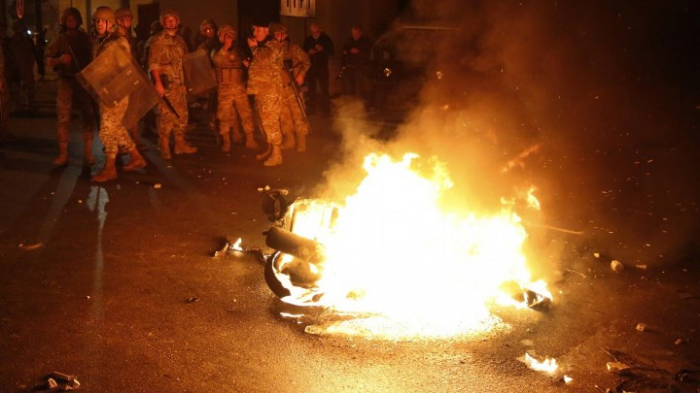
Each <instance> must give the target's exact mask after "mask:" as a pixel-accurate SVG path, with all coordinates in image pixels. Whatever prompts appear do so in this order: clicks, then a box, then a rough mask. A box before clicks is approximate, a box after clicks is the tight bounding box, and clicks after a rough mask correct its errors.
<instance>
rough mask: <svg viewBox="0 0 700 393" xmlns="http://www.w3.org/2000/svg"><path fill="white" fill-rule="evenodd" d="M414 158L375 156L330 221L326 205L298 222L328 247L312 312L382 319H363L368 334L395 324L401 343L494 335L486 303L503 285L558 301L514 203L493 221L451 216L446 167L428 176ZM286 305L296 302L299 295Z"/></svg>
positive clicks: (300, 229) (495, 320) (307, 211)
mask: <svg viewBox="0 0 700 393" xmlns="http://www.w3.org/2000/svg"><path fill="white" fill-rule="evenodd" d="M417 159H418V156H417V155H415V154H410V153H409V154H406V155H404V157H403V159H402V160H401V161H396V162H395V161H392V160H391V159H390V158H389V157H388V156H386V155H382V156H380V155H376V154H371V155H369V156H367V157H366V158H365V163H364V168H365V170H366V171H367V177H366V178H365V179H364V180H363V181H362V183H361V184H360V185H359V187H358V188H357V192H356V193H355V194H354V195H351V196H349V197H347V198H346V199H345V202H344V204H342V206H341V205H333V208H334V209H336V210H337V214H336V215H335V216H334V217H333V219H331V218H330V217H329V213H328V212H329V209H328V207H329V206H330V204H328V203H323V202H318V206H317V207H318V209H315V208H311V209H305V211H304V213H303V214H301V213H299V214H297V216H295V218H294V228H293V230H294V232H295V233H298V234H300V235H302V236H306V237H309V238H312V239H317V240H318V241H319V242H320V243H322V244H323V245H324V246H325V248H326V256H327V258H326V261H325V263H324V264H323V267H322V268H323V274H322V278H321V280H320V281H318V282H317V286H318V290H319V291H321V292H323V293H324V296H323V297H322V299H321V301H320V302H317V303H315V304H317V305H322V306H325V307H328V308H331V309H333V310H335V311H337V312H341V313H356V314H361V315H371V316H375V317H380V318H381V320H382V321H383V322H381V323H378V322H377V320H376V319H374V320H372V322H370V321H369V319H365V322H366V323H365V325H364V326H363V328H362V330H363V331H365V332H366V331H367V330H370V331H371V330H373V328H372V327H370V325H373V324H375V325H381V328H379V329H380V330H382V331H385V330H386V329H387V325H391V326H394V327H397V326H399V327H400V328H398V330H400V332H399V333H397V334H398V335H400V336H415V335H419V336H431V337H442V336H453V335H458V334H466V333H467V332H473V331H474V330H479V331H483V330H484V329H490V328H493V327H494V325H495V324H497V323H498V322H499V320H498V318H496V317H494V316H493V315H492V314H491V313H490V312H489V310H488V307H487V304H488V303H489V302H492V301H494V300H495V299H497V298H499V297H502V293H501V291H500V287H501V285H502V284H503V283H504V282H507V281H512V282H516V283H518V284H519V285H521V287H522V288H531V289H533V290H535V289H536V290H537V292H539V293H544V294H546V295H547V296H548V297H550V298H551V294H549V292H548V291H546V284H545V283H544V282H538V283H533V282H532V279H531V275H530V272H529V271H528V270H527V268H526V265H525V262H526V259H525V256H524V255H523V254H522V252H521V248H522V243H523V241H524V240H525V239H526V237H527V233H526V231H525V229H524V228H523V226H522V224H521V220H520V217H519V216H518V215H517V214H516V213H515V212H513V211H512V204H506V206H504V207H503V209H502V210H501V211H500V212H499V213H497V214H495V215H492V216H484V215H479V214H477V213H473V212H472V213H469V214H466V215H462V216H460V215H458V214H457V213H455V212H449V211H448V212H446V211H444V210H443V209H442V208H441V206H440V201H441V197H442V196H443V195H444V194H445V193H446V192H447V191H448V190H449V189H450V188H451V187H452V185H453V184H452V181H451V180H450V178H449V176H448V174H447V170H446V168H445V167H444V165H442V164H439V163H438V164H434V165H433V166H432V167H431V168H430V170H429V172H430V173H429V175H425V174H421V173H419V172H418V171H417V170H415V167H414V166H413V165H412V163H414V161H416V160H417ZM422 172H425V171H424V170H423V171H422ZM531 194H532V192H530V195H531ZM532 198H534V196H533V197H532ZM535 200H536V199H535ZM530 202H532V201H530ZM302 292H303V291H302ZM284 300H285V301H288V302H292V303H293V302H295V300H296V302H297V303H298V296H297V295H296V294H293V295H292V296H291V297H290V298H288V299H284ZM386 321H391V322H390V323H387V322H386ZM354 323H358V322H357V321H355V322H354ZM334 329H340V330H342V327H338V326H335V327H334ZM349 329H351V330H353V329H355V328H349ZM389 334H390V335H392V334H391V333H389Z"/></svg>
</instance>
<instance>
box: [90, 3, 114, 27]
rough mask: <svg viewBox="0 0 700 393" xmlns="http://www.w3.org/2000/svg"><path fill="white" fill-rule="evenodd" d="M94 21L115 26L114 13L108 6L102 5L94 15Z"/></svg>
mask: <svg viewBox="0 0 700 393" xmlns="http://www.w3.org/2000/svg"><path fill="white" fill-rule="evenodd" d="M92 20H93V21H97V20H106V21H108V22H110V23H112V24H114V11H112V9H111V8H109V7H107V6H106V5H101V6H99V7H97V9H96V10H95V13H94V14H92Z"/></svg>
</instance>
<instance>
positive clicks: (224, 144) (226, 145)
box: [221, 132, 235, 153]
mask: <svg viewBox="0 0 700 393" xmlns="http://www.w3.org/2000/svg"><path fill="white" fill-rule="evenodd" d="M234 139H235V138H234ZM221 151H222V152H224V153H228V152H230V151H231V137H230V136H229V135H228V132H227V133H225V134H221Z"/></svg>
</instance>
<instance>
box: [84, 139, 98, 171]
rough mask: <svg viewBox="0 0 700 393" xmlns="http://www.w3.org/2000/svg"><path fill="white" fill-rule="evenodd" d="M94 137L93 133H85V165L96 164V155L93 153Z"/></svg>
mask: <svg viewBox="0 0 700 393" xmlns="http://www.w3.org/2000/svg"><path fill="white" fill-rule="evenodd" d="M92 138H93V135H92V133H90V134H87V133H85V134H83V142H84V143H85V146H84V149H85V152H84V153H83V165H85V166H90V165H94V164H95V157H94V156H93V155H92Z"/></svg>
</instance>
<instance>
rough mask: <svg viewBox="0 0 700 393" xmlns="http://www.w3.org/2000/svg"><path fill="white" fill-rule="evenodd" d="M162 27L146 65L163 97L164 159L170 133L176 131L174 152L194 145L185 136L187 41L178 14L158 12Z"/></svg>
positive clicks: (161, 135)
mask: <svg viewBox="0 0 700 393" xmlns="http://www.w3.org/2000/svg"><path fill="white" fill-rule="evenodd" d="M160 24H161V26H163V31H161V32H160V33H158V34H157V35H155V36H154V38H153V43H152V45H151V53H150V55H149V56H148V69H149V70H150V72H151V76H152V77H153V82H154V83H155V87H156V91H157V92H158V95H159V96H160V97H162V98H163V100H161V102H159V103H158V117H157V118H156V127H157V128H158V147H159V148H160V156H161V157H162V158H163V159H164V160H169V159H170V134H171V133H173V134H175V147H174V152H175V154H183V153H184V154H191V153H195V152H196V151H197V148H195V147H193V146H192V145H190V144H189V143H188V142H187V141H186V140H185V131H186V129H187V120H188V112H187V111H188V108H187V90H186V89H185V79H184V78H185V75H184V70H183V68H182V57H183V56H184V55H185V54H186V53H187V44H185V41H184V40H183V39H182V37H180V36H179V35H177V27H178V25H179V24H180V15H179V14H178V13H177V12H175V11H172V10H167V11H164V12H163V13H161V14H160Z"/></svg>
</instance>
